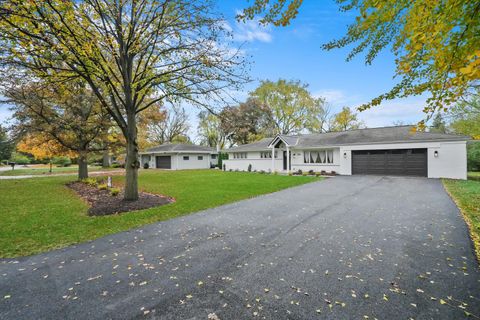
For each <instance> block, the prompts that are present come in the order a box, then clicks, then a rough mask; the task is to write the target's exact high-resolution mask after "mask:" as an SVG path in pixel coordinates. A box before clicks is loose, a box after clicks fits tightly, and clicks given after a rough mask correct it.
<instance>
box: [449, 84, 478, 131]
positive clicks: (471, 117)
mask: <svg viewBox="0 0 480 320" xmlns="http://www.w3.org/2000/svg"><path fill="white" fill-rule="evenodd" d="M448 115H449V117H450V127H451V128H452V130H453V131H455V132H456V133H459V134H464V135H468V136H471V137H472V138H474V139H477V140H480V90H479V91H478V92H477V93H476V94H472V95H471V96H470V97H468V98H467V99H464V100H462V101H460V102H459V103H457V104H456V105H455V106H454V107H452V108H451V109H450V110H449V113H448Z"/></svg>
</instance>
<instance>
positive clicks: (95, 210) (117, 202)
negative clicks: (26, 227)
mask: <svg viewBox="0 0 480 320" xmlns="http://www.w3.org/2000/svg"><path fill="white" fill-rule="evenodd" d="M67 187H69V188H70V189H72V190H74V191H75V192H76V193H77V194H78V195H79V196H80V197H81V198H83V199H84V200H85V201H86V202H88V204H89V205H90V209H88V215H89V216H105V215H110V214H117V213H121V212H129V211H134V210H143V209H148V208H153V207H159V206H163V205H165V204H169V203H172V202H174V201H175V200H174V199H173V198H170V197H166V196H162V195H156V194H151V193H146V192H140V193H139V195H138V196H139V199H138V200H136V201H125V200H123V190H122V191H120V193H119V194H118V195H116V196H112V195H111V194H110V191H108V190H99V189H97V188H96V187H92V186H89V185H87V184H85V183H83V182H78V181H77V182H71V183H68V184H67Z"/></svg>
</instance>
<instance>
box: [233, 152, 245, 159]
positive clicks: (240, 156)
mask: <svg viewBox="0 0 480 320" xmlns="http://www.w3.org/2000/svg"><path fill="white" fill-rule="evenodd" d="M233 159H247V153H246V152H234V153H233Z"/></svg>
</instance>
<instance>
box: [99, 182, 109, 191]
mask: <svg viewBox="0 0 480 320" xmlns="http://www.w3.org/2000/svg"><path fill="white" fill-rule="evenodd" d="M107 189H108V185H107V184H106V183H102V184H99V185H98V190H107Z"/></svg>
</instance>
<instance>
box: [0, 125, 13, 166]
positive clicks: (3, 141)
mask: <svg viewBox="0 0 480 320" xmlns="http://www.w3.org/2000/svg"><path fill="white" fill-rule="evenodd" d="M14 148H15V145H14V143H13V141H12V140H11V139H10V137H9V136H8V133H7V130H6V129H5V128H3V127H2V126H0V161H1V160H7V159H8V158H9V157H10V155H11V154H12V151H13V149H14Z"/></svg>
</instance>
